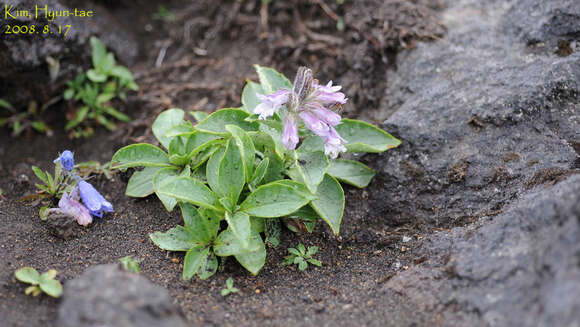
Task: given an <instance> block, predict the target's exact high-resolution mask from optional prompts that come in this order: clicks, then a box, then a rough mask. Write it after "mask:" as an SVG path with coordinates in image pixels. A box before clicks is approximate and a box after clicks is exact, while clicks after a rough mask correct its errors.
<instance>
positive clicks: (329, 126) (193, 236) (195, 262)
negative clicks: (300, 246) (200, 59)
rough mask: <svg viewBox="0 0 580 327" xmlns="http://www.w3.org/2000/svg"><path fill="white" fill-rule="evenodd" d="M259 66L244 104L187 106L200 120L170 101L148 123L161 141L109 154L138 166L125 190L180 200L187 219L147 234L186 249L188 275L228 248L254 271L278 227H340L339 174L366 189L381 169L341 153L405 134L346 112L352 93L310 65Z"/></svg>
mask: <svg viewBox="0 0 580 327" xmlns="http://www.w3.org/2000/svg"><path fill="white" fill-rule="evenodd" d="M255 67H256V71H257V73H258V76H259V79H260V83H256V82H253V81H248V82H247V84H246V86H245V87H244V90H243V93H242V107H240V108H225V109H221V110H218V111H216V112H214V113H212V114H209V115H208V114H207V113H204V112H191V115H192V116H193V118H194V119H195V120H196V121H197V123H196V124H193V123H192V122H190V121H189V120H187V119H186V117H185V112H184V111H183V110H181V109H177V108H173V109H168V110H166V111H164V112H162V113H161V114H160V115H159V116H158V117H157V119H156V120H155V122H154V123H153V126H152V130H153V134H154V135H155V137H156V138H157V140H158V141H159V143H160V144H161V148H160V147H157V146H154V145H152V144H146V143H139V144H132V145H128V146H125V147H123V148H121V149H119V150H118V151H117V152H116V153H115V154H114V156H113V158H112V159H111V167H112V168H113V169H122V170H125V169H128V168H142V169H140V170H136V171H135V172H134V173H133V175H132V176H131V178H130V179H129V181H128V184H127V189H126V191H125V194H126V195H128V196H131V197H146V196H149V195H152V194H155V195H156V196H157V197H158V198H159V200H160V201H161V202H162V203H163V205H164V206H165V208H166V209H167V210H168V211H170V212H171V211H172V210H174V208H175V207H179V208H180V210H181V214H182V216H183V221H184V224H183V225H179V226H176V227H173V228H171V229H169V230H168V231H166V232H155V233H153V234H151V235H150V238H151V240H152V241H153V242H154V243H155V244H156V245H157V246H158V247H160V248H161V249H164V250H167V251H183V252H185V260H184V268H183V278H184V279H190V278H192V277H193V276H194V275H197V276H198V277H199V278H201V279H207V278H209V277H210V276H212V275H213V274H215V272H216V271H217V268H218V260H217V257H229V256H233V257H235V258H236V260H237V261H238V262H239V263H240V264H241V265H242V266H243V267H244V268H245V269H247V270H248V271H249V272H250V273H252V274H254V275H256V274H258V272H259V271H260V269H262V267H263V266H264V263H265V259H266V244H269V245H271V246H276V245H277V244H278V243H279V236H280V228H281V226H287V227H288V228H290V229H291V230H294V231H296V230H298V229H301V230H306V231H308V232H311V231H312V230H313V229H314V227H315V225H316V223H317V222H318V220H320V219H322V220H323V221H324V222H326V223H327V224H328V225H329V227H330V229H331V230H332V232H333V233H334V234H335V235H338V234H339V232H340V225H341V221H342V216H343V211H344V205H345V199H344V191H343V189H342V186H341V184H340V182H342V183H346V184H349V185H353V186H355V187H359V188H362V187H366V186H367V185H368V184H369V183H370V181H371V180H372V178H373V176H374V174H375V173H374V171H373V170H372V169H371V168H369V167H367V166H366V165H364V164H363V163H360V162H358V161H354V160H345V159H340V158H338V156H339V155H340V154H341V153H343V152H369V153H379V152H383V151H386V150H388V149H391V148H395V147H397V146H398V145H399V144H400V143H401V142H400V141H399V140H398V139H396V138H394V137H393V136H391V135H390V134H388V133H387V132H385V131H383V130H381V129H379V128H377V127H375V126H373V125H371V124H368V123H365V122H362V121H359V120H353V119H343V118H341V117H340V115H339V114H338V113H337V112H335V111H334V110H335V109H336V108H337V107H338V106H340V105H342V104H344V103H345V102H346V101H347V99H346V97H345V95H344V94H343V93H341V92H339V91H340V86H333V85H332V82H330V83H328V84H325V85H320V84H319V83H318V81H317V80H315V79H314V78H313V76H312V72H311V71H310V70H309V69H306V68H301V69H300V70H299V72H298V74H297V77H296V79H295V81H294V83H291V82H290V81H289V80H288V79H287V78H286V77H284V76H283V75H282V74H280V73H278V72H277V71H275V70H274V69H272V68H267V67H261V66H255ZM224 221H225V223H224V224H222V222H224ZM222 226H226V227H225V228H222Z"/></svg>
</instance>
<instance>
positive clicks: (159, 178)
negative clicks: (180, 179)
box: [153, 168, 177, 212]
mask: <svg viewBox="0 0 580 327" xmlns="http://www.w3.org/2000/svg"><path fill="white" fill-rule="evenodd" d="M175 178H177V170H175V169H174V168H162V169H159V171H157V173H155V175H154V176H153V190H155V194H156V195H157V197H158V198H159V200H160V201H161V203H163V206H164V207H165V209H166V210H167V211H169V212H171V211H173V208H175V205H176V204H177V200H176V199H175V198H173V197H171V196H168V195H163V194H160V193H159V188H161V186H162V185H165V184H168V183H171V182H172V181H173V180H174V179H175Z"/></svg>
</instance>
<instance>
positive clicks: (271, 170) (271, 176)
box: [262, 150, 284, 184]
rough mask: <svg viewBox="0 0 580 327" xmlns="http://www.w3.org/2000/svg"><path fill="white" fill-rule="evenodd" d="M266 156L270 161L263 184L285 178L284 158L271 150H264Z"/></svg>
mask: <svg viewBox="0 0 580 327" xmlns="http://www.w3.org/2000/svg"><path fill="white" fill-rule="evenodd" d="M264 157H265V158H268V160H269V161H270V162H269V163H268V169H267V170H266V175H264V178H263V179H262V184H266V183H270V182H274V181H278V180H281V179H282V178H284V162H283V161H282V159H280V157H278V155H277V154H275V153H274V152H272V151H271V150H267V151H266V152H264Z"/></svg>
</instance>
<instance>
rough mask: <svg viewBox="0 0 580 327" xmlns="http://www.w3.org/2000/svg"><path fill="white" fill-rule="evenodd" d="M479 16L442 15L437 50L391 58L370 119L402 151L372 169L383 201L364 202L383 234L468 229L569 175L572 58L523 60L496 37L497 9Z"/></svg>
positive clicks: (517, 45)
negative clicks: (413, 225) (533, 186)
mask: <svg viewBox="0 0 580 327" xmlns="http://www.w3.org/2000/svg"><path fill="white" fill-rule="evenodd" d="M555 2H557V1H555ZM563 2H565V1H563ZM481 6H482V5H481V4H479V3H478V2H473V3H471V2H469V1H464V2H463V3H462V4H457V5H456V6H455V7H452V8H449V9H448V10H447V12H446V14H445V19H446V20H445V21H444V22H445V23H446V25H447V27H448V28H449V33H448V35H447V37H446V39H445V41H443V42H436V43H428V44H420V45H419V46H418V47H417V49H416V50H414V51H411V52H409V53H407V54H404V55H402V56H400V58H399V65H398V66H399V69H398V71H397V73H396V74H394V75H393V76H392V77H391V78H390V87H389V88H388V89H387V91H386V93H385V97H384V99H385V100H384V101H383V102H384V103H383V108H386V110H385V111H383V112H380V113H379V114H378V115H377V117H376V118H377V119H381V120H383V119H385V118H388V119H387V120H386V121H385V124H384V127H385V129H386V130H388V131H389V132H392V133H393V134H395V135H397V136H399V137H400V138H401V139H402V141H403V144H402V146H401V147H400V148H399V149H397V150H396V151H389V152H387V153H385V154H383V155H382V158H383V159H384V160H383V161H382V163H383V164H382V167H378V169H379V170H380V171H381V173H380V174H378V175H377V181H376V183H377V185H378V187H379V189H382V190H384V191H385V192H388V194H389V195H390V196H389V197H387V198H385V197H383V196H382V194H381V192H372V194H371V197H370V200H371V208H373V209H372V210H375V213H376V215H377V216H379V217H382V218H384V219H386V220H387V221H388V222H390V223H392V224H399V223H403V222H408V221H416V220H419V221H421V222H423V223H427V224H429V225H443V226H453V225H457V224H464V223H466V222H471V221H474V220H476V219H477V218H478V217H480V216H485V215H487V214H490V213H492V212H495V211H497V210H501V209H502V207H503V206H504V205H506V204H507V203H509V201H510V200H512V199H513V198H514V197H517V196H518V194H519V193H520V192H521V191H522V190H523V188H524V187H523V186H524V185H526V184H527V183H528V182H529V181H530V180H532V178H533V177H534V176H535V175H536V174H538V173H540V174H541V173H542V172H548V171H551V170H554V169H560V170H561V171H563V172H565V171H567V170H572V169H573V168H575V165H576V164H575V161H576V160H577V158H578V154H577V153H576V151H575V150H574V144H578V143H580V133H579V130H580V128H579V127H580V96H579V92H580V53H573V54H571V55H570V56H567V57H564V58H562V57H559V56H557V55H555V54H548V55H544V54H538V55H536V54H532V53H530V52H529V51H528V50H527V46H526V44H525V43H523V42H521V41H519V40H518V39H517V38H516V36H514V35H510V34H506V33H505V32H504V30H503V28H502V25H501V24H500V21H501V20H502V19H503V17H505V16H504V15H505V11H506V9H507V8H504V7H505V6H502V5H493V4H488V5H486V6H485V7H481ZM576 23H577V24H578V28H580V20H578V21H577V22H576Z"/></svg>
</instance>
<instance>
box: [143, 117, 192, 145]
mask: <svg viewBox="0 0 580 327" xmlns="http://www.w3.org/2000/svg"><path fill="white" fill-rule="evenodd" d="M184 115H185V113H184V112H183V110H181V109H178V108H173V109H167V110H165V111H164V112H162V113H160V114H159V116H157V118H156V119H155V122H153V126H152V127H151V129H152V130H153V134H154V135H155V137H156V138H157V140H158V141H159V143H161V145H163V147H165V148H166V149H169V143H170V142H171V138H170V137H167V135H166V134H167V132H168V131H169V130H171V129H172V128H173V127H175V126H177V125H179V124H181V123H182V122H183V116H184Z"/></svg>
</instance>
